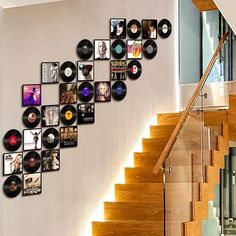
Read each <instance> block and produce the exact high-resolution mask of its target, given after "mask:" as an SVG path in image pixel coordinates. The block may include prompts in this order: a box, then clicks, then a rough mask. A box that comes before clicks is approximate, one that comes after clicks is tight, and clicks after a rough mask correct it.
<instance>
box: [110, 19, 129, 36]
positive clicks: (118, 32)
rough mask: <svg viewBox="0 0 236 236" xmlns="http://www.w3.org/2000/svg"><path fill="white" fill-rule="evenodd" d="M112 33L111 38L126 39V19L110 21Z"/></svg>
mask: <svg viewBox="0 0 236 236" xmlns="http://www.w3.org/2000/svg"><path fill="white" fill-rule="evenodd" d="M110 25H111V32H110V38H111V39H116V38H123V39H124V38H125V37H126V19H124V18H113V19H111V20H110Z"/></svg>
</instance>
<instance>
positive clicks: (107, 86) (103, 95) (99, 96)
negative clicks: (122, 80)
mask: <svg viewBox="0 0 236 236" xmlns="http://www.w3.org/2000/svg"><path fill="white" fill-rule="evenodd" d="M94 101H95V102H110V101H111V82H110V81H98V82H95V83H94Z"/></svg>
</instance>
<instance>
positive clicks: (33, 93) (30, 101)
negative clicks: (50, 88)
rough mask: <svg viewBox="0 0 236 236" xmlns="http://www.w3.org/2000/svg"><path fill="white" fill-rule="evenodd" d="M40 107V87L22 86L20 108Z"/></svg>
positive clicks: (33, 85)
mask: <svg viewBox="0 0 236 236" xmlns="http://www.w3.org/2000/svg"><path fill="white" fill-rule="evenodd" d="M40 105H41V85H40V84H24V85H23V86H22V106H40Z"/></svg>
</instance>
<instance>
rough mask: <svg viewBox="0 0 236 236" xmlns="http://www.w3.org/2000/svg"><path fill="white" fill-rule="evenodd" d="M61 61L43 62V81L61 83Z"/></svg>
mask: <svg viewBox="0 0 236 236" xmlns="http://www.w3.org/2000/svg"><path fill="white" fill-rule="evenodd" d="M59 68H60V65H59V62H42V63H41V83H42V84H54V83H59Z"/></svg>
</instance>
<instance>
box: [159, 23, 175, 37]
mask: <svg viewBox="0 0 236 236" xmlns="http://www.w3.org/2000/svg"><path fill="white" fill-rule="evenodd" d="M157 30H158V33H159V35H160V37H162V38H168V37H169V36H170V34H171V32H172V26H171V23H170V21H168V20H167V19H163V20H161V21H160V22H159V24H158V26H157Z"/></svg>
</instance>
